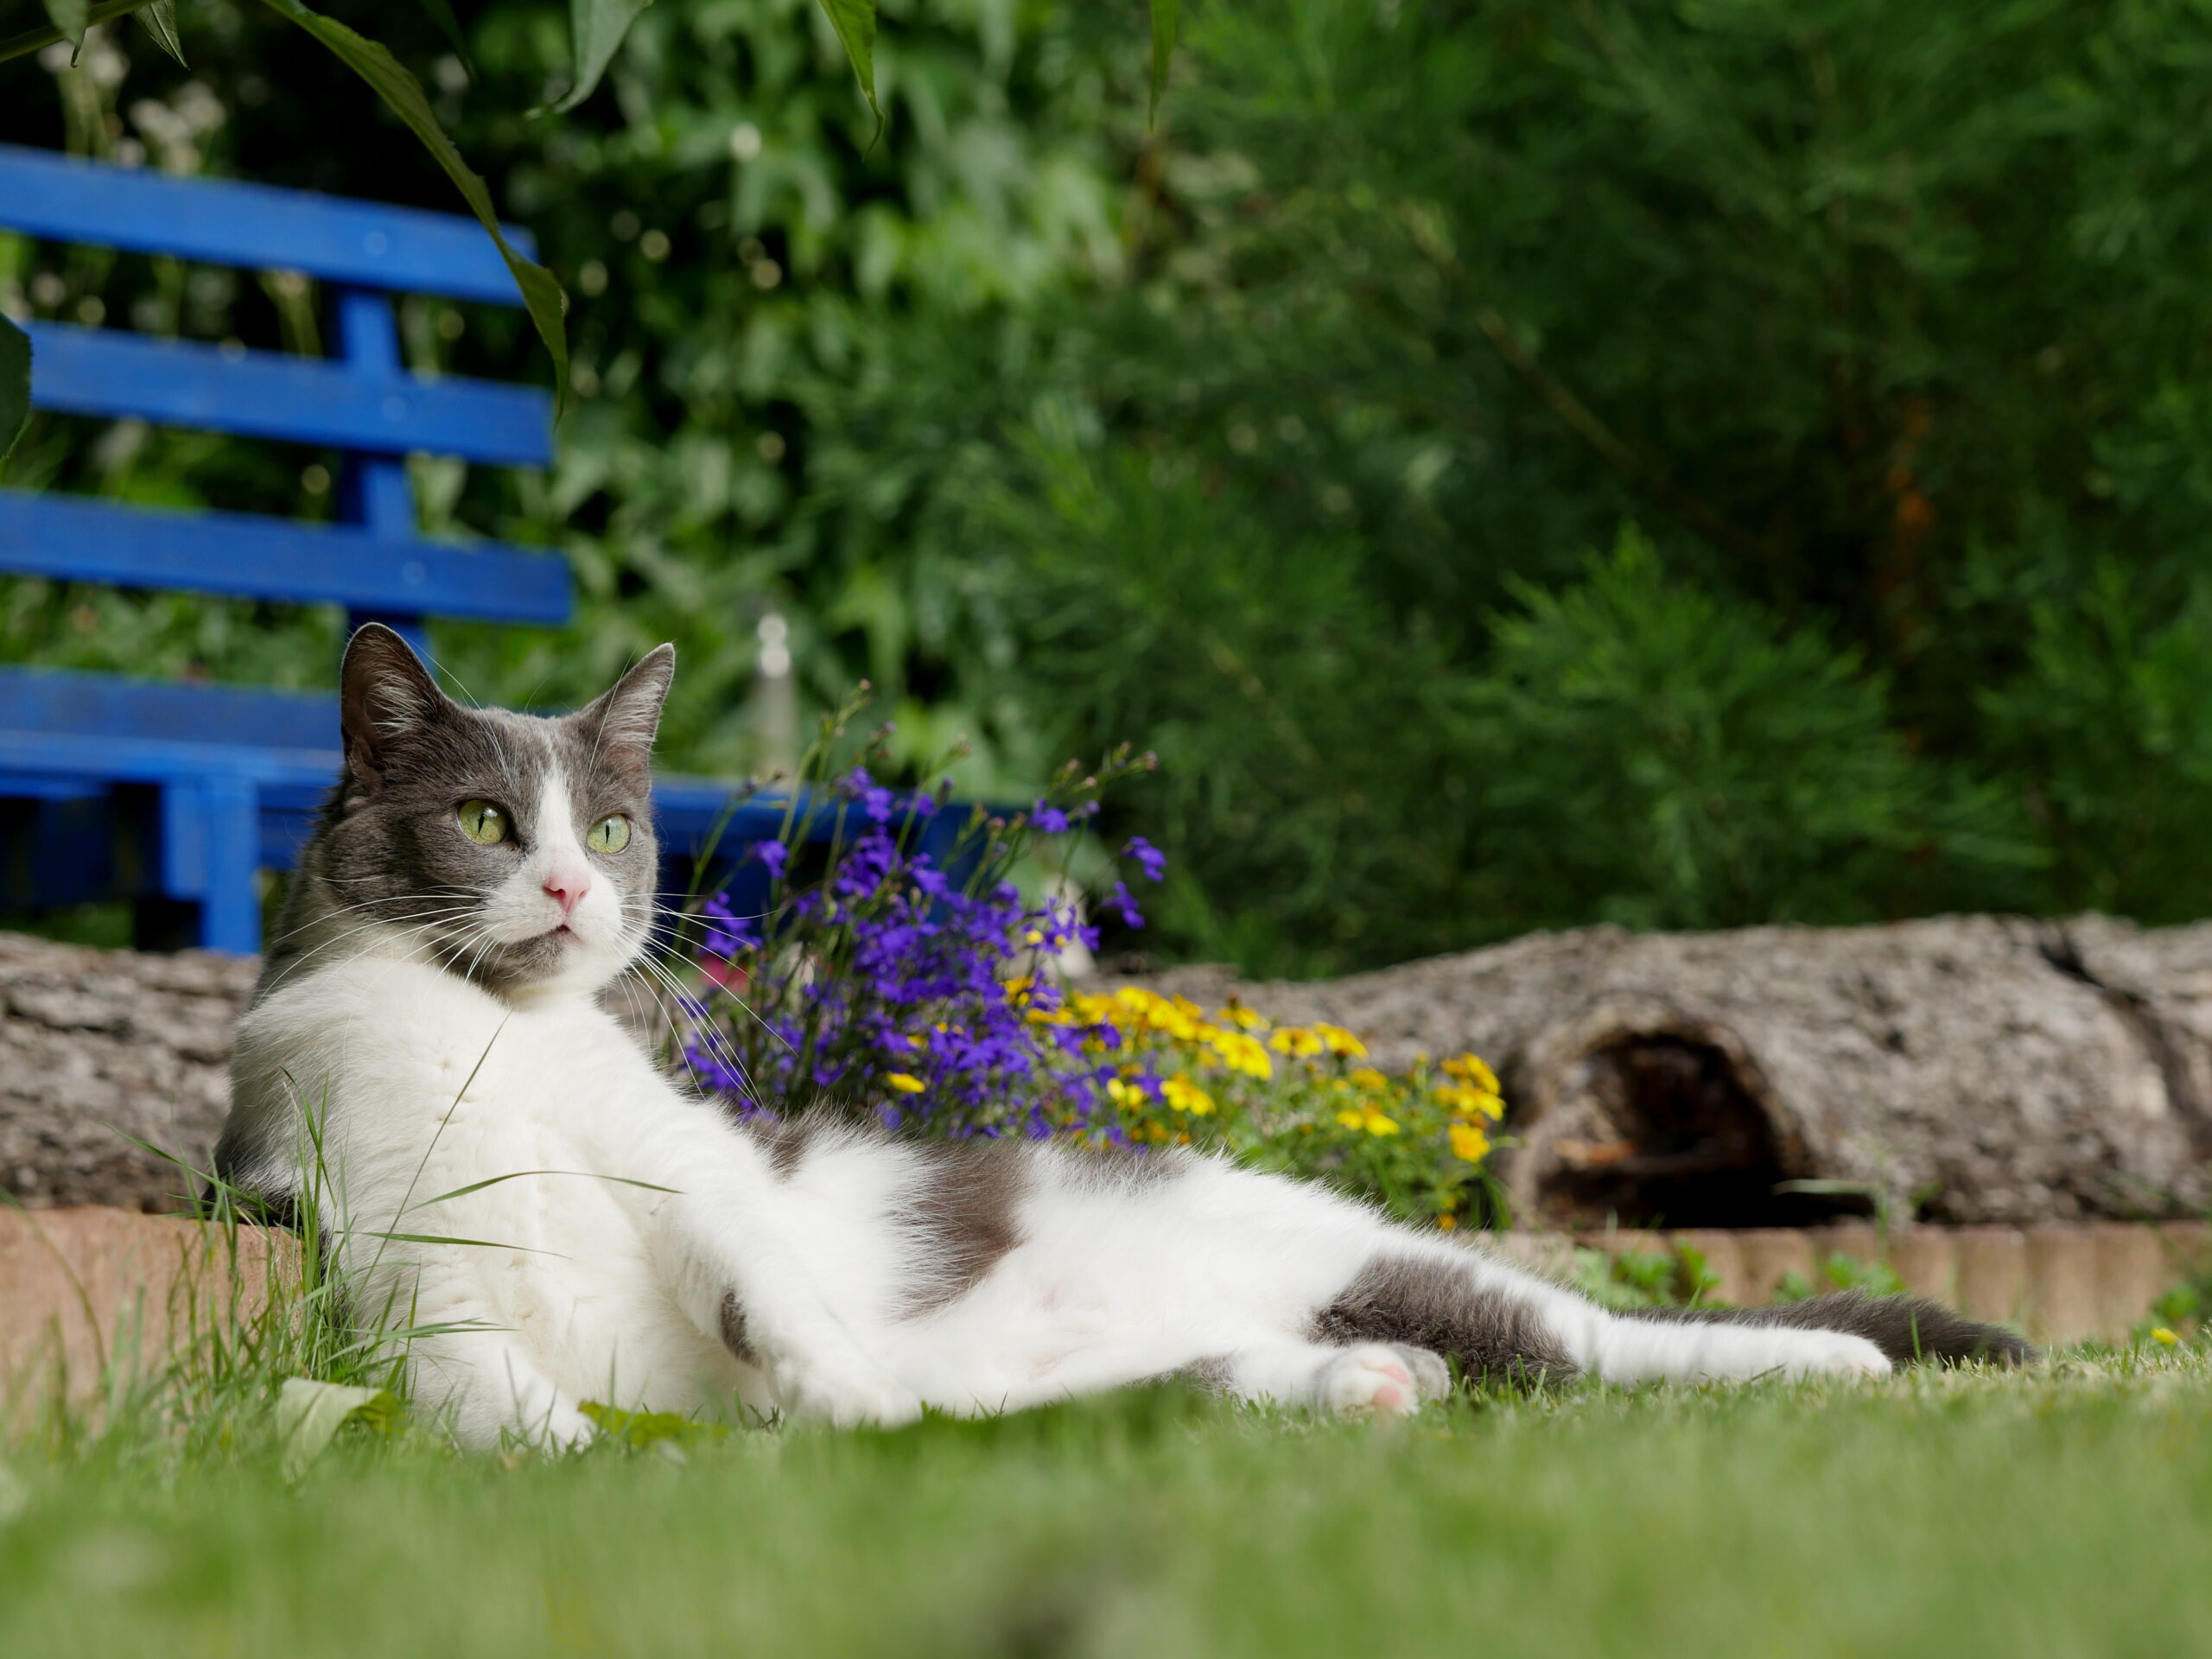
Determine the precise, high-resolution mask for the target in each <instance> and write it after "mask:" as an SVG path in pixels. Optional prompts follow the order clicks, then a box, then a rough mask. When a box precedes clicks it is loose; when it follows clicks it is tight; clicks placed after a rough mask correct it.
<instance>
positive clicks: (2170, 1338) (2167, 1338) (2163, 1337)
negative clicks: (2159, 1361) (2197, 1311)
mask: <svg viewBox="0 0 2212 1659" xmlns="http://www.w3.org/2000/svg"><path fill="white" fill-rule="evenodd" d="M2151 1339H2152V1341H2153V1342H2155V1343H2157V1344H2158V1345H2159V1346H2160V1347H2161V1348H2171V1347H2172V1346H2173V1345H2174V1344H2176V1343H2177V1342H2179V1341H2180V1340H2181V1338H2179V1337H2177V1336H2176V1335H2174V1333H2173V1332H2171V1331H2169V1330H2167V1329H2166V1327H2165V1326H2164V1325H2160V1326H2159V1327H2158V1329H2157V1330H2155V1331H2153V1332H2152V1333H2151Z"/></svg>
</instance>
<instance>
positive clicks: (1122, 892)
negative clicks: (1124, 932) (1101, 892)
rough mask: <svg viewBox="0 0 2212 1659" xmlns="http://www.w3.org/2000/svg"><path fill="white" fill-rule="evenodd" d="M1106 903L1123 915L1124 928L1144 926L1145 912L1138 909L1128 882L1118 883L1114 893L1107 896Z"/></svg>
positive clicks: (1115, 885)
mask: <svg viewBox="0 0 2212 1659" xmlns="http://www.w3.org/2000/svg"><path fill="white" fill-rule="evenodd" d="M1106 902H1107V903H1108V904H1109V905H1111V906H1113V907H1114V908H1115V909H1116V911H1117V912H1120V913H1121V918H1122V925H1123V926H1124V927H1142V926H1143V925H1144V912H1142V911H1141V910H1139V909H1138V908H1137V901H1136V898H1135V895H1134V894H1133V893H1130V891H1129V884H1128V882H1126V881H1116V883H1115V884H1114V891H1113V892H1111V893H1108V894H1107V895H1106Z"/></svg>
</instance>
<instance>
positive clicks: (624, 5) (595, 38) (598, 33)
mask: <svg viewBox="0 0 2212 1659" xmlns="http://www.w3.org/2000/svg"><path fill="white" fill-rule="evenodd" d="M652 3H653V0H569V41H570V49H571V50H572V51H573V52H574V53H575V59H576V67H575V84H574V85H573V86H570V87H569V92H568V96H567V97H565V98H563V99H562V100H561V101H560V102H559V103H558V104H556V105H554V106H553V107H554V108H555V109H556V110H573V109H575V107H576V105H579V104H581V103H582V102H583V101H584V99H588V98H589V97H590V96H591V95H592V92H593V89H594V88H595V87H596V86H598V85H599V78H600V77H601V75H603V74H605V73H607V65H608V64H610V63H612V62H613V60H614V54H615V52H616V51H617V50H618V49H620V47H621V45H622V41H623V39H624V37H626V35H628V34H629V33H630V25H631V24H632V23H634V22H637V21H638V14H639V12H641V11H643V10H645V8H646V7H647V6H650V5H651V4H652Z"/></svg>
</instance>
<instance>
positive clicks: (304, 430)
mask: <svg viewBox="0 0 2212 1659" xmlns="http://www.w3.org/2000/svg"><path fill="white" fill-rule="evenodd" d="M26 332H28V333H29V335H30V337H31V352H32V358H31V402H32V404H34V405H35V406H36V407H37V408H40V409H50V410H56V411H58V412H60V413H63V414H70V415H93V416H107V417H111V418H112V417H121V416H140V417H143V418H144V419H146V420H149V421H153V422H156V423H159V424H162V425H167V426H186V427H194V428H198V429H201V430H205V431H212V432H234V433H237V434H238V435H241V436H245V437H257V438H277V439H281V440H285V441H288V442H296V443H327V444H331V445H334V446H335V447H336V448H340V449H352V450H362V451H367V452H370V453H372V454H406V453H408V452H410V451H413V450H423V451H427V452H429V453H430V454H442V455H460V456H462V457H463V458H465V459H467V460H469V461H486V462H490V463H493V464H495V465H499V466H507V467H543V466H544V465H546V464H547V463H548V462H550V461H551V460H552V458H553V405H552V399H551V398H550V397H547V396H546V395H545V394H544V393H543V392H542V391H536V390H534V389H532V388H531V387H528V386H514V385H503V384H500V383H499V382H494V381H485V380H463V379H459V378H446V379H439V380H425V379H419V378H415V377H413V376H403V377H397V378H392V379H389V380H372V379H370V378H366V377H365V376H363V375H361V374H359V373H358V372H354V371H353V370H351V369H349V368H348V367H347V366H346V365H345V364H343V363H340V362H334V361H331V360H329V359H323V358H312V357H288V356H284V355H282V354H280V353H274V352H244V351H241V352H232V353H226V352H224V351H223V350H222V349H221V348H220V347H218V346H205V345H201V344H199V343H198V342H196V341H193V340H149V339H148V338H147V337H146V336H144V335H143V334H127V333H124V332H122V331H120V330H117V329H107V328H79V327H73V326H72V325H69V324H67V323H55V322H34V323H30V324H28V325H27V326H26Z"/></svg>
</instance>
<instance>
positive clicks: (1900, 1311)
mask: <svg viewBox="0 0 2212 1659" xmlns="http://www.w3.org/2000/svg"><path fill="white" fill-rule="evenodd" d="M1625 1317H1627V1318H1630V1319H1667V1320H1687V1321H1691V1322H1694V1323H1700V1324H1706V1325H1765V1326H1768V1327H1770V1328H1779V1329H1785V1330H1796V1331H1834V1332H1841V1333H1842V1334H1844V1335H1846V1336H1853V1337H1864V1338H1866V1340H1867V1341H1869V1342H1871V1343H1872V1344H1874V1345H1875V1346H1876V1347H1877V1348H1879V1349H1880V1350H1881V1351H1882V1352H1883V1353H1884V1354H1885V1355H1886V1356H1887V1357H1888V1358H1889V1361H1890V1363H1891V1364H1892V1365H1916V1364H1920V1363H1925V1362H1933V1363H1936V1364H1942V1365H1958V1364H1963V1363H1967V1362H1969V1361H1974V1360H1986V1361H1988V1362H1990V1363H1993V1364H1997V1365H2025V1364H2027V1363H2030V1362H2031V1361H2033V1360H2034V1359H2036V1358H2037V1357H2038V1354H2037V1350H2036V1348H2035V1347H2034V1345H2033V1344H2031V1343H2029V1342H2028V1341H2027V1340H2025V1339H2024V1338H2021V1337H2018V1336H2015V1335H2014V1334H2013V1333H2012V1332H2010V1331H2007V1330H2005V1328H2004V1327H2003V1326H2001V1325H1984V1324H1982V1323H1981V1322H1980V1320H1977V1319H1967V1318H1965V1317H1963V1316H1962V1315H1961V1314H1957V1313H1953V1312H1951V1310H1950V1309H1949V1308H1948V1307H1945V1306H1943V1305H1942V1303H1941V1302H1932V1301H1929V1300H1928V1299H1927V1298H1926V1297H1924V1296H1872V1295H1869V1294H1867V1293H1866V1292H1865V1291H1863V1290H1840V1291H1837V1292H1835V1293H1834V1294H1832V1295H1827V1296H1815V1297H1813V1298H1811V1299H1810V1300H1807V1301H1802V1302H1784V1303H1783V1304H1782V1305H1781V1306H1777V1307H1731V1308H1710V1307H1649V1308H1638V1309H1636V1310H1635V1311H1634V1312H1633V1313H1629V1314H1627V1315H1626V1316H1625Z"/></svg>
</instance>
